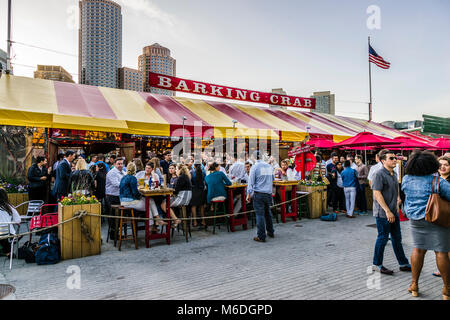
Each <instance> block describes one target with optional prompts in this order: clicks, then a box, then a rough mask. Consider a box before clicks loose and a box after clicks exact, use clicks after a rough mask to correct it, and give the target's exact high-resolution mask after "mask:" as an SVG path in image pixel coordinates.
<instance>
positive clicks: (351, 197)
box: [344, 187, 356, 216]
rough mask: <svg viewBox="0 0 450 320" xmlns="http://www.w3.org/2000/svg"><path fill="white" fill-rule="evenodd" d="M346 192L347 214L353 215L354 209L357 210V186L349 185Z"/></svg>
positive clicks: (345, 189)
mask: <svg viewBox="0 0 450 320" xmlns="http://www.w3.org/2000/svg"><path fill="white" fill-rule="evenodd" d="M344 194H345V207H346V208H347V215H349V216H352V215H353V210H355V199H356V188H355V187H348V188H344Z"/></svg>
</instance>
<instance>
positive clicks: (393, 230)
mask: <svg viewBox="0 0 450 320" xmlns="http://www.w3.org/2000/svg"><path fill="white" fill-rule="evenodd" d="M376 221H377V230H378V237H377V242H376V243H375V252H374V254H373V264H374V265H376V266H382V265H383V256H384V248H385V247H386V244H387V242H388V240H389V234H391V241H392V248H393V249H394V253H395V257H396V258H397V261H398V263H399V265H400V266H404V265H408V264H409V262H408V259H407V258H406V256H405V252H404V251H403V245H402V233H401V231H400V218H399V216H398V214H395V222H394V223H389V221H388V219H387V218H378V217H376Z"/></svg>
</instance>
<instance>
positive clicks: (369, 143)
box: [336, 131, 400, 162]
mask: <svg viewBox="0 0 450 320" xmlns="http://www.w3.org/2000/svg"><path fill="white" fill-rule="evenodd" d="M386 144H389V145H391V144H400V142H398V141H395V140H394V139H389V138H385V137H382V136H378V135H376V134H373V133H371V132H366V131H364V132H360V133H358V134H357V135H356V136H354V137H351V138H348V139H346V140H344V141H341V142H339V143H338V144H336V147H362V146H364V161H365V162H367V155H366V150H367V147H375V146H380V145H386Z"/></svg>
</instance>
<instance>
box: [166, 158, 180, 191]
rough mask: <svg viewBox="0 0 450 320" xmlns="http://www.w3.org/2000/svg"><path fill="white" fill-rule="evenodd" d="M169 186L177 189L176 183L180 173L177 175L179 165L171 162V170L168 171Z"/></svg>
mask: <svg viewBox="0 0 450 320" xmlns="http://www.w3.org/2000/svg"><path fill="white" fill-rule="evenodd" d="M166 180H167V188H171V189H175V185H176V184H177V180H178V175H177V165H176V164H174V163H171V164H170V165H169V172H168V173H167V179H166Z"/></svg>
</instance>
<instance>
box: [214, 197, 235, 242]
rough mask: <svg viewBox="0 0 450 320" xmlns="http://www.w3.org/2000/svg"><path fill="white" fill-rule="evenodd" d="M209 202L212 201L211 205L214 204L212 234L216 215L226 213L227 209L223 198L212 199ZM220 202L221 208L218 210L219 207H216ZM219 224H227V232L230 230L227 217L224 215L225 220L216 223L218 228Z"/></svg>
mask: <svg viewBox="0 0 450 320" xmlns="http://www.w3.org/2000/svg"><path fill="white" fill-rule="evenodd" d="M211 203H213V205H214V213H213V214H214V218H213V234H215V232H216V216H217V215H224V214H226V213H227V212H226V211H227V210H226V208H225V200H212V201H211ZM220 204H222V210H219V208H218V207H219V205H220ZM221 224H226V225H227V231H228V232H229V231H230V226H229V223H228V217H225V222H222V223H220V224H219V223H217V225H218V226H219V229H220V225H221Z"/></svg>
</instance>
